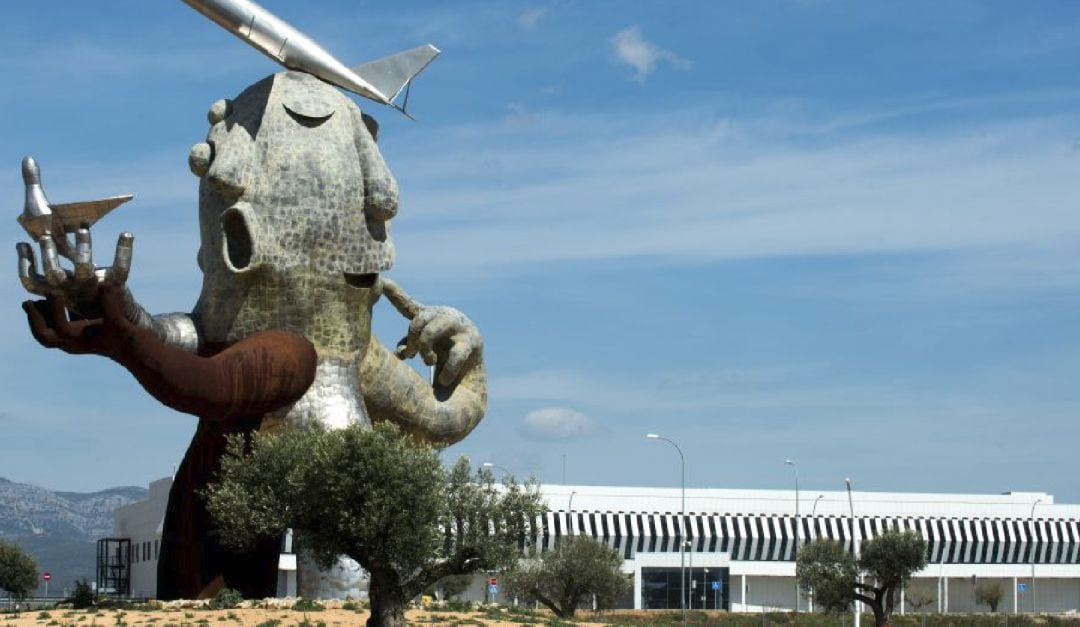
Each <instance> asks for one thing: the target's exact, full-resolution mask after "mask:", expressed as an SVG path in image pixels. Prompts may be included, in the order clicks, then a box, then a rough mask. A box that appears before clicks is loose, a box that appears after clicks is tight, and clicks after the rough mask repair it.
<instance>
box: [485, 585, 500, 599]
mask: <svg viewBox="0 0 1080 627" xmlns="http://www.w3.org/2000/svg"><path fill="white" fill-rule="evenodd" d="M488 594H490V595H491V596H495V595H496V594H499V586H497V585H495V584H489V585H488Z"/></svg>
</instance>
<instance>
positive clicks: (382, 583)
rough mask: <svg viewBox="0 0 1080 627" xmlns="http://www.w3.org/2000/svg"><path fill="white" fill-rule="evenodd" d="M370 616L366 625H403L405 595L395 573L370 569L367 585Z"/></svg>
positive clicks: (394, 626) (377, 626) (392, 626)
mask: <svg viewBox="0 0 1080 627" xmlns="http://www.w3.org/2000/svg"><path fill="white" fill-rule="evenodd" d="M368 598H369V599H370V600H371V616H370V617H368V621H367V627H405V602H406V601H407V599H405V595H404V594H403V592H402V590H401V583H400V582H399V581H398V578H397V575H396V574H395V573H393V572H387V571H382V570H379V571H372V572H371V583H370V585H369V587H368Z"/></svg>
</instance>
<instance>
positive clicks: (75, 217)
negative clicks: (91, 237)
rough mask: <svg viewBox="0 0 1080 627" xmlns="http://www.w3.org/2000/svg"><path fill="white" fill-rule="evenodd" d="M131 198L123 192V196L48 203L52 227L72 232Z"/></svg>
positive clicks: (96, 219) (90, 224)
mask: <svg viewBox="0 0 1080 627" xmlns="http://www.w3.org/2000/svg"><path fill="white" fill-rule="evenodd" d="M132 198H133V196H132V195H131V194H125V195H124V196H110V197H109V198H102V199H101V200H89V201H86V202H72V203H66V204H63V205H50V206H49V208H50V209H52V212H53V228H55V229H57V230H61V229H62V230H63V231H64V232H66V233H72V232H74V231H75V230H76V229H78V228H79V227H81V226H83V225H86V226H92V225H93V224H94V223H95V222H97V221H98V220H100V219H101V218H102V217H104V216H105V214H107V213H109V212H110V211H112V210H113V209H116V208H117V207H119V206H120V205H122V204H124V203H126V202H127V201H129V200H131V199H132Z"/></svg>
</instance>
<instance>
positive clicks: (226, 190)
mask: <svg viewBox="0 0 1080 627" xmlns="http://www.w3.org/2000/svg"><path fill="white" fill-rule="evenodd" d="M216 165H217V164H216V163H215V164H214V166H211V167H210V172H209V173H208V174H207V176H206V180H207V182H208V183H210V186H211V187H212V188H213V190H214V191H215V192H217V193H218V194H220V195H221V196H222V197H224V198H228V199H233V200H235V199H236V198H239V197H240V196H241V195H243V193H244V190H245V189H246V186H245V185H244V183H243V181H242V180H241V177H240V172H239V171H238V170H237V169H226V168H218V167H216Z"/></svg>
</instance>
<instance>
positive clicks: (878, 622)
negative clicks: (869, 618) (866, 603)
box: [873, 607, 889, 627]
mask: <svg viewBox="0 0 1080 627" xmlns="http://www.w3.org/2000/svg"><path fill="white" fill-rule="evenodd" d="M873 610H874V625H875V626H876V627H886V625H888V624H889V615H888V614H887V613H886V612H885V610H884V608H881V607H874V608H873Z"/></svg>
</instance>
